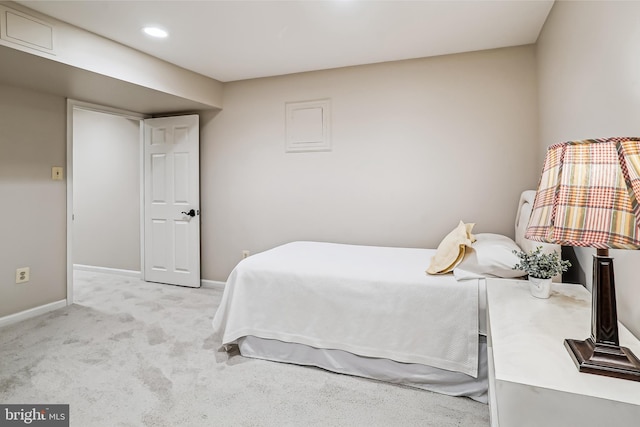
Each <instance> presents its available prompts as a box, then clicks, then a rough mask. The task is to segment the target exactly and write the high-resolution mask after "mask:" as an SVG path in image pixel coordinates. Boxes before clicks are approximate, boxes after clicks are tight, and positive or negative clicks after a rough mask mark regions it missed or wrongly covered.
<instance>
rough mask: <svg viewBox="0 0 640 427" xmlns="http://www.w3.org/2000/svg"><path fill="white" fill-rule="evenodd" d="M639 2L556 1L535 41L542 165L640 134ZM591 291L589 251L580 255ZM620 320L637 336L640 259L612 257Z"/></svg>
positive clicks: (630, 254)
mask: <svg viewBox="0 0 640 427" xmlns="http://www.w3.org/2000/svg"><path fill="white" fill-rule="evenodd" d="M638 17H640V2H578V1H576V2H565V1H562V2H556V3H555V5H554V7H553V9H552V11H551V14H550V16H549V18H548V19H547V22H546V24H545V26H544V28H543V31H542V35H541V36H540V39H539V40H538V46H537V58H538V75H539V103H540V148H539V150H538V151H539V157H538V165H539V167H540V168H541V167H542V156H543V153H544V151H545V150H546V147H547V146H549V145H550V144H553V143H556V142H561V141H566V140H573V139H584V138H597V137H607V136H640V55H639V54H638V53H639V52H640V26H638ZM577 253H578V256H579V258H580V261H581V263H580V264H581V265H580V268H581V269H582V270H583V274H584V276H585V277H586V279H587V285H588V287H589V288H590V287H591V265H592V261H591V254H593V253H594V251H592V250H586V249H577ZM611 255H612V256H613V257H614V258H615V274H616V287H617V294H618V296H617V299H618V312H619V318H620V320H621V321H622V322H623V323H624V324H625V325H626V326H627V327H628V328H630V329H631V330H632V331H633V332H634V334H635V335H636V336H639V337H640V306H638V304H637V303H638V301H640V287H638V273H637V265H638V263H639V262H640V253H638V252H632V251H611Z"/></svg>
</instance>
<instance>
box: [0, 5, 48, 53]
mask: <svg viewBox="0 0 640 427" xmlns="http://www.w3.org/2000/svg"><path fill="white" fill-rule="evenodd" d="M0 13H1V14H2V15H1V16H0V40H2V41H3V42H9V43H2V44H4V45H6V46H11V44H17V45H20V46H23V47H26V48H30V49H35V50H38V51H40V52H46V53H50V54H53V55H55V46H54V30H55V27H54V25H53V24H51V23H49V22H46V21H43V20H42V19H40V18H36V17H35V16H31V15H28V14H26V13H24V12H19V11H17V10H13V9H9V8H7V7H5V6H2V5H0ZM14 47H15V46H14Z"/></svg>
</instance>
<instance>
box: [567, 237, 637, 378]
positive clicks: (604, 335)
mask: <svg viewBox="0 0 640 427" xmlns="http://www.w3.org/2000/svg"><path fill="white" fill-rule="evenodd" d="M591 298H592V312H591V336H590V337H589V338H587V339H586V340H584V341H580V340H572V339H566V340H564V346H565V347H566V348H567V350H568V351H569V354H570V355H571V358H572V359H573V362H574V363H575V364H576V366H577V367H578V370H579V371H580V372H586V373H589V374H596V375H605V376H607V377H614V378H621V379H625V380H631V381H640V360H638V358H637V357H636V356H635V355H634V354H633V353H632V352H631V350H629V349H628V348H626V347H620V341H619V338H618V313H617V309H616V289H615V281H614V275H613V259H611V258H609V250H608V249H598V252H597V255H594V256H593V290H592V292H591Z"/></svg>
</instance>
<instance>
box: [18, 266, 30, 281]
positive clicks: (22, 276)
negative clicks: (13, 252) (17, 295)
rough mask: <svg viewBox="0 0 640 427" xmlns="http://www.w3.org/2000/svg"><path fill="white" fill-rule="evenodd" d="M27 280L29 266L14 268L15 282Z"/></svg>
mask: <svg viewBox="0 0 640 427" xmlns="http://www.w3.org/2000/svg"><path fill="white" fill-rule="evenodd" d="M28 281H29V267H22V268H18V269H16V283H25V282H28Z"/></svg>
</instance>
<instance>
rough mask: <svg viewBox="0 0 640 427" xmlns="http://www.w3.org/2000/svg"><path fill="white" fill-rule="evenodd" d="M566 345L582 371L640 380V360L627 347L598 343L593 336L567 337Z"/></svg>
mask: <svg viewBox="0 0 640 427" xmlns="http://www.w3.org/2000/svg"><path fill="white" fill-rule="evenodd" d="M564 346H565V347H566V348H567V350H569V354H570V355H571V358H572V359H573V362H574V363H575V364H576V366H577V367H578V370H579V371H580V372H586V373H589V374H596V375H604V376H607V377H615V378H622V379H625V380H631V381H640V360H638V358H637V357H636V356H635V355H634V354H633V353H632V352H631V350H629V349H628V348H626V347H620V346H612V345H606V344H596V343H595V342H594V341H593V340H592V339H591V338H587V339H586V340H584V341H580V340H571V339H566V340H564Z"/></svg>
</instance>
